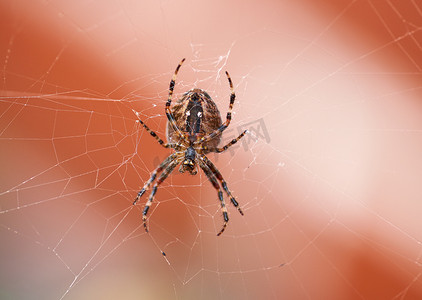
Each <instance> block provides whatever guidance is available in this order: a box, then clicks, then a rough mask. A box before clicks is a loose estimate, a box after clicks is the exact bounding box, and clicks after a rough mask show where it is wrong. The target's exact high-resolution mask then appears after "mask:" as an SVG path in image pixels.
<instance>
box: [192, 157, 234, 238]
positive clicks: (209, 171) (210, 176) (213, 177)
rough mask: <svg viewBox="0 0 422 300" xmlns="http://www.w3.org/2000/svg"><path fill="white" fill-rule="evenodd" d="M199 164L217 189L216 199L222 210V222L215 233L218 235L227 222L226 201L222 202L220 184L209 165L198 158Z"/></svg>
mask: <svg viewBox="0 0 422 300" xmlns="http://www.w3.org/2000/svg"><path fill="white" fill-rule="evenodd" d="M199 166H200V167H201V169H202V170H203V171H204V173H205V175H206V176H207V177H208V180H209V181H210V182H211V183H212V186H213V187H214V188H215V189H216V190H217V193H218V199H219V200H220V202H221V210H222V211H223V219H224V223H223V227H222V228H221V230H220V231H219V232H218V233H217V236H219V235H220V234H222V233H223V231H224V229H226V227H227V223H228V222H229V215H228V213H227V207H226V203H225V202H224V198H223V192H222V191H221V188H220V185H219V184H218V182H217V179H216V178H215V175H214V174H213V172H212V170H211V169H210V168H209V166H207V165H206V164H205V162H204V161H203V160H199Z"/></svg>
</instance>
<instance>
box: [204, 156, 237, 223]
mask: <svg viewBox="0 0 422 300" xmlns="http://www.w3.org/2000/svg"><path fill="white" fill-rule="evenodd" d="M201 159H202V160H203V162H204V164H205V165H206V166H207V167H208V168H209V169H210V170H211V172H212V173H213V175H215V177H217V179H218V180H219V181H220V183H221V186H222V187H223V189H224V190H225V191H226V193H227V196H229V198H230V201H231V202H232V203H233V205H234V206H235V207H236V208H237V210H238V211H239V213H240V214H241V215H242V216H243V211H242V209H241V208H240V206H239V203H237V201H236V199H235V198H234V197H233V195H232V193H231V192H230V190H229V188H228V187H227V183H226V181H225V180H224V178H223V175H221V173H220V171H218V169H217V167H216V166H215V165H214V164H213V163H212V162H211V161H210V160H209V159H208V157H206V156H205V155H202V156H201Z"/></svg>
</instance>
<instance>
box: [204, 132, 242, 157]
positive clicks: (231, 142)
mask: <svg viewBox="0 0 422 300" xmlns="http://www.w3.org/2000/svg"><path fill="white" fill-rule="evenodd" d="M247 132H248V131H247V130H245V131H243V132H242V133H241V134H240V135H239V136H238V137H237V138H235V139H233V140H231V141H230V143H228V144H227V145H225V146H224V147H221V148H215V149H214V150H213V152H217V153H221V152H223V151H226V150H227V149H228V148H230V147H231V146H232V145H234V144H236V143H237V141H238V140H240V139H241V138H242V137H243V136H244V135H245V134H246V133H247ZM203 149H204V150H207V147H203Z"/></svg>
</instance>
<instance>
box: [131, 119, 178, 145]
mask: <svg viewBox="0 0 422 300" xmlns="http://www.w3.org/2000/svg"><path fill="white" fill-rule="evenodd" d="M138 121H139V123H141V124H142V126H144V128H145V129H146V130H147V131H148V133H149V134H150V135H151V136H152V137H154V138H155V139H156V140H157V141H158V143H159V144H160V145H161V146H163V147H164V148H176V147H177V144H171V143H164V141H163V140H162V139H161V138H160V137H159V136H158V135H157V134H156V133H155V132H154V131H152V130H151V129H149V127H148V126H147V124H145V123H144V122H143V121H142V120H141V119H138Z"/></svg>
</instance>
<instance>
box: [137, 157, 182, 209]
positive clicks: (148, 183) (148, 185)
mask: <svg viewBox="0 0 422 300" xmlns="http://www.w3.org/2000/svg"><path fill="white" fill-rule="evenodd" d="M175 158H176V153H173V154H172V155H170V156H168V157H167V158H166V159H165V160H164V161H163V162H162V163H161V164H160V165H159V166H158V167H157V168H156V169H155V170H154V171H153V172H152V173H151V177H150V178H149V180H148V181H147V182H145V184H144V186H143V188H142V189H141V190H140V191H139V193H138V195H137V196H136V198H135V200H134V201H133V205H135V204H136V202H138V200H139V198H141V197H142V195H143V194H144V193H145V192H146V191H147V190H148V189H149V187H150V185H151V183H152V182H153V181H154V180H155V177H156V176H157V174H158V173H159V172H161V171H162V170H164V168H166V167H167V166H168V164H170V163H171V162H172V161H173V160H174V159H175Z"/></svg>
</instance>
